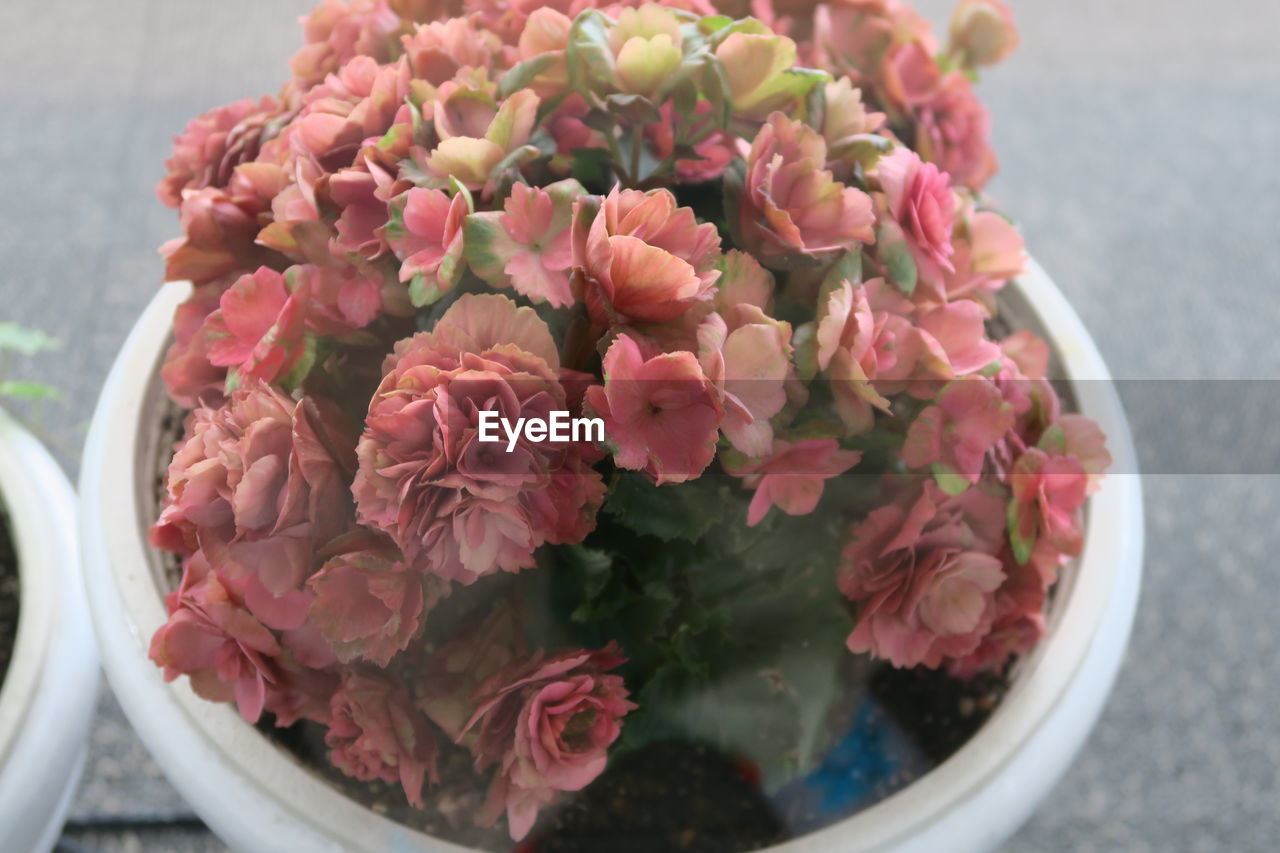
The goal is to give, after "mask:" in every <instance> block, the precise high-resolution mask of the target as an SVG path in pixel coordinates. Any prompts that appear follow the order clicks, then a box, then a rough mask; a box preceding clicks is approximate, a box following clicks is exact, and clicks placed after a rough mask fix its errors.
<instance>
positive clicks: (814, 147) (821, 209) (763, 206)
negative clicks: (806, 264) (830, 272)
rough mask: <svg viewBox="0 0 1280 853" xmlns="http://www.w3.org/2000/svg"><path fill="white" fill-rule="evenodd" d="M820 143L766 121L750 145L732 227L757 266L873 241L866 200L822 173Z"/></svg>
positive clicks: (801, 130) (782, 119)
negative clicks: (740, 237)
mask: <svg viewBox="0 0 1280 853" xmlns="http://www.w3.org/2000/svg"><path fill="white" fill-rule="evenodd" d="M826 163H827V143H826V140H825V139H823V138H822V135H821V134H819V133H818V132H817V131H815V130H813V129H812V128H810V127H808V126H807V125H805V124H803V123H802V122H799V121H796V120H794V119H790V118H787V116H785V115H783V114H782V113H773V114H772V115H770V116H769V120H768V122H767V123H766V124H765V125H764V127H762V128H760V133H759V134H758V135H757V136H756V138H755V141H754V142H753V143H752V144H751V153H750V155H749V156H748V157H747V173H746V183H745V185H744V187H743V189H742V197H741V199H740V201H739V204H738V226H739V229H740V230H741V232H742V236H743V239H744V240H745V241H746V243H747V247H748V248H749V249H750V250H751V252H752V254H754V255H755V256H756V257H757V258H759V259H760V261H761V262H763V263H765V264H769V265H771V266H785V265H786V263H787V262H788V261H789V260H791V259H794V258H796V257H800V256H803V257H828V256H831V255H834V254H835V253H836V252H840V251H843V250H845V249H848V248H850V247H852V246H853V245H855V244H856V243H860V242H861V243H870V242H871V241H872V240H874V239H875V234H874V232H873V231H872V225H873V224H874V223H875V215H874V214H873V212H872V209H871V198H870V196H868V195H867V194H866V193H864V192H863V191H862V190H859V189H856V188H854V187H846V186H845V185H844V184H842V183H840V182H838V181H836V180H835V178H833V177H832V175H831V172H830V171H828V170H827V169H826Z"/></svg>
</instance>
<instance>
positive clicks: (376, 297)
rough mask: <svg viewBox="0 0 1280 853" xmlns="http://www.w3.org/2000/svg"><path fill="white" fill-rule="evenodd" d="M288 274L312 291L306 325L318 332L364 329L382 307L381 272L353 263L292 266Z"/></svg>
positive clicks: (348, 331) (323, 333)
mask: <svg viewBox="0 0 1280 853" xmlns="http://www.w3.org/2000/svg"><path fill="white" fill-rule="evenodd" d="M285 277H286V278H288V279H290V280H292V281H293V285H294V287H295V288H296V290H298V291H300V290H302V289H303V288H305V289H306V290H307V291H308V292H309V293H310V294H311V303H310V306H309V308H308V309H307V312H306V319H307V326H308V328H310V329H311V330H312V331H313V332H315V333H316V334H318V335H345V334H349V333H350V332H354V331H357V330H359V329H363V328H364V327H365V326H367V325H369V324H370V323H372V322H373V321H374V320H376V319H377V318H378V314H379V313H380V311H381V310H382V288H383V281H382V279H381V274H380V273H375V272H372V271H371V270H368V269H361V268H360V267H357V266H354V265H352V264H338V265H337V266H317V265H315V264H303V265H301V266H296V267H291V268H290V269H289V270H287V271H286V272H285Z"/></svg>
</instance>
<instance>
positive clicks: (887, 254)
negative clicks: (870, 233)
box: [880, 240, 918, 296]
mask: <svg viewBox="0 0 1280 853" xmlns="http://www.w3.org/2000/svg"><path fill="white" fill-rule="evenodd" d="M880 258H881V260H883V261H884V265H885V267H887V268H888V270H889V278H891V279H892V280H893V283H894V284H896V285H897V286H898V290H901V291H902V293H903V295H904V296H910V295H911V294H912V293H914V292H915V289H916V278H917V276H918V271H917V270H916V261H915V258H913V257H911V250H910V249H908V248H907V244H906V243H905V242H903V241H901V240H899V241H898V242H895V243H889V244H887V245H882V246H881V247H880Z"/></svg>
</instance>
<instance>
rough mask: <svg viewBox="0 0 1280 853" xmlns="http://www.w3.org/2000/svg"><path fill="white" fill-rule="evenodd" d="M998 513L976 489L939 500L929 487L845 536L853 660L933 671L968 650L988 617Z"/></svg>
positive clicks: (994, 502) (997, 505) (997, 568)
mask: <svg viewBox="0 0 1280 853" xmlns="http://www.w3.org/2000/svg"><path fill="white" fill-rule="evenodd" d="M1003 515H1004V508H1003V506H1002V504H1001V502H1000V500H999V499H997V498H994V497H991V496H989V495H987V494H985V493H983V492H982V491H980V490H978V489H971V490H969V491H968V492H966V493H965V494H964V495H962V496H961V497H959V498H950V499H947V498H946V497H945V495H943V494H942V492H941V490H940V489H939V488H938V487H937V486H936V485H935V484H934V483H933V482H932V481H925V483H924V486H923V489H922V490H921V491H919V492H917V493H909V494H908V495H907V496H906V497H905V499H903V500H899V501H898V502H896V503H894V504H890V505H889V506H884V507H881V508H880V509H877V510H874V511H872V513H871V514H870V515H869V516H867V518H866V520H865V521H863V522H861V523H860V524H858V525H857V526H856V527H855V528H854V530H853V539H852V541H851V542H850V543H849V545H848V546H847V547H846V548H845V551H844V556H843V564H842V566H841V568H840V589H841V591H842V592H843V593H844V594H845V596H846V597H848V598H849V599H850V600H851V601H854V602H855V603H858V604H860V605H861V608H860V611H859V613H858V622H857V624H856V625H855V626H854V629H853V632H852V633H850V634H849V639H848V646H849V649H850V651H853V652H855V653H864V652H866V653H870V654H872V655H873V656H875V657H878V658H883V659H885V660H888V661H889V662H891V663H892V664H893V665H894V666H897V667H912V666H919V665H924V666H927V667H930V668H934V667H937V666H939V665H940V664H941V663H942V662H943V661H944V660H947V659H953V658H958V657H963V656H965V655H968V654H970V653H972V652H973V651H974V650H975V649H977V647H978V645H979V643H980V642H981V641H982V639H983V637H985V636H986V635H987V633H988V632H989V631H990V629H991V624H992V621H993V619H994V618H995V614H996V603H995V592H996V590H997V589H998V588H999V587H1000V585H1001V583H1002V582H1003V581H1004V577H1005V575H1004V571H1003V569H1002V567H1001V563H1000V560H999V559H998V558H997V557H996V556H995V554H996V553H997V550H998V548H999V542H1000V541H1001V538H1002V536H1001V532H1002V527H1003Z"/></svg>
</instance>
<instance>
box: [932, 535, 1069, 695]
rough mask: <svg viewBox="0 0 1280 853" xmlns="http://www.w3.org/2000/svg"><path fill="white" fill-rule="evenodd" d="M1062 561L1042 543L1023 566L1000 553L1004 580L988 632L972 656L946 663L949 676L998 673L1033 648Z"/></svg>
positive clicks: (1009, 553)
mask: <svg viewBox="0 0 1280 853" xmlns="http://www.w3.org/2000/svg"><path fill="white" fill-rule="evenodd" d="M1062 559H1063V557H1062V555H1061V554H1059V553H1058V552H1057V551H1054V550H1053V549H1052V548H1051V547H1048V546H1047V545H1044V544H1043V543H1038V544H1037V545H1036V548H1035V550H1034V553H1033V554H1032V557H1031V559H1030V560H1028V561H1027V562H1026V563H1025V564H1019V563H1018V561H1017V560H1016V559H1014V556H1013V553H1012V551H1011V550H1010V549H1008V548H1005V549H1004V550H1003V551H1002V552H1001V553H1000V562H1001V565H1002V566H1003V568H1004V573H1005V580H1004V583H1002V584H1001V585H1000V588H999V589H998V590H996V615H995V618H994V619H993V620H992V622H991V631H990V632H989V633H988V634H987V635H986V636H985V637H983V638H982V642H981V643H979V644H978V647H977V648H975V649H974V650H973V651H972V652H970V653H969V654H967V655H964V656H963V657H958V658H952V659H951V660H949V661H947V673H948V674H949V675H951V676H952V677H954V678H972V677H973V676H975V675H977V674H978V673H981V672H1000V671H1001V670H1002V669H1003V668H1004V665H1005V663H1007V662H1008V661H1009V659H1010V658H1013V657H1017V656H1019V655H1023V654H1026V653H1027V652H1029V651H1031V649H1032V648H1034V646H1035V644H1036V643H1037V642H1038V641H1039V640H1040V638H1041V637H1043V636H1044V634H1045V625H1044V603H1045V599H1046V597H1047V593H1048V591H1049V587H1050V586H1052V585H1053V583H1054V581H1056V580H1057V575H1058V566H1059V564H1060V563H1061V562H1062Z"/></svg>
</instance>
